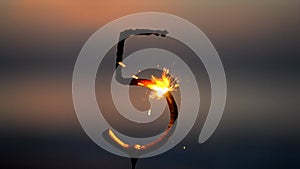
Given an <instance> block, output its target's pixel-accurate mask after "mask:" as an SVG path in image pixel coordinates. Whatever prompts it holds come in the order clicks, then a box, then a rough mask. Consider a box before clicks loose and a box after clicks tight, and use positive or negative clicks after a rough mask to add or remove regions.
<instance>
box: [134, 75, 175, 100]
mask: <svg viewBox="0 0 300 169" xmlns="http://www.w3.org/2000/svg"><path fill="white" fill-rule="evenodd" d="M168 73H169V69H164V70H163V73H162V77H161V78H157V77H154V76H152V79H151V82H147V83H139V84H138V85H140V86H144V87H148V88H149V89H152V90H154V91H155V96H156V97H157V98H162V97H163V96H164V94H166V93H167V92H169V91H173V90H175V89H176V88H177V87H178V86H179V84H177V83H176V81H175V80H172V79H171V76H169V75H168Z"/></svg>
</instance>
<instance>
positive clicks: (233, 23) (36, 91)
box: [0, 0, 300, 169]
mask: <svg viewBox="0 0 300 169" xmlns="http://www.w3.org/2000/svg"><path fill="white" fill-rule="evenodd" d="M299 8H300V1H296V0H265V1H261V0H252V1H250V0H244V1H240V0H228V1H221V0H218V1H210V0H174V1H171V0H163V1H162V0H160V1H159V0H152V1H141V0H128V1H127V0H122V1H121V0H119V1H118V0H110V1H101V0H73V1H71V0H1V2H0V56H1V57H0V93H1V94H0V168H1V169H2V168H3V169H5V168H95V169H96V168H97V169H102V168H105V169H118V168H130V160H129V159H127V158H123V157H122V158H121V157H118V156H115V155H112V154H110V153H109V152H106V151H105V150H103V149H101V148H100V147H98V146H97V145H96V144H95V143H94V142H93V141H92V140H90V139H89V137H88V136H87V135H86V134H85V132H84V131H83V129H82V127H81V126H80V124H79V121H78V119H77V117H76V113H75V110H74V108H73V102H72V73H73V69H74V65H75V62H76V59H77V57H78V55H79V52H80V50H81V48H82V47H83V45H84V43H85V42H86V41H87V40H88V38H89V37H90V36H91V35H92V34H93V33H94V32H95V31H97V30H98V29H99V28H101V27H102V26H104V25H105V24H107V23H109V22H110V21H113V20H115V19H117V18H119V17H122V16H125V15H129V14H133V13H137V12H164V13H170V14H174V15H177V16H179V17H182V18H184V19H186V20H188V21H190V22H191V23H193V24H195V25H196V26H197V27H199V29H201V30H202V31H203V32H204V33H205V34H206V36H207V37H208V38H209V39H210V40H211V42H212V44H213V45H214V47H215V48H216V50H217V51H218V53H219V56H220V59H221V60H222V62H223V66H224V69H225V73H226V78H227V85H228V86H227V102H226V107H225V111H224V114H223V117H222V120H221V122H220V124H219V126H218V128H217V129H216V131H215V133H214V134H213V136H212V137H211V138H210V139H209V140H208V141H207V142H205V143H203V144H199V143H198V142H197V139H198V136H199V133H200V131H201V127H202V125H203V120H204V119H205V117H199V118H198V119H197V120H198V122H197V124H196V125H195V126H194V128H193V129H192V131H191V132H190V133H189V134H188V136H187V137H186V138H185V139H184V140H183V141H182V142H181V143H179V144H178V145H177V146H176V147H175V148H173V149H172V150H170V151H168V152H167V153H164V154H161V155H159V156H156V157H151V158H147V159H141V160H140V161H138V164H137V169H152V168H157V169H160V168H172V169H177V168H178V169H182V168H188V169H199V168H203V169H219V168H220V169H221V168H222V169H224V168H228V169H229V168H230V169H232V168H234V169H240V168H245V169H247V168H249V169H250V168H251V169H253V168H282V169H296V168H300V153H299V152H300V123H299V119H300V115H299V112H300V107H299V100H300V97H299V93H300V89H299V86H300V79H299V74H300V66H299V64H300V58H299V56H300V49H299V44H300V31H299V30H300V11H299ZM129 43H130V42H129ZM132 44H134V43H132ZM200 75H201V74H200V73H199V76H200ZM195 76H197V75H195ZM183 146H186V149H183Z"/></svg>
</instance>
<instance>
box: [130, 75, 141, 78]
mask: <svg viewBox="0 0 300 169" xmlns="http://www.w3.org/2000/svg"><path fill="white" fill-rule="evenodd" d="M131 77H132V78H134V79H139V77H137V76H136V75H132V76H131Z"/></svg>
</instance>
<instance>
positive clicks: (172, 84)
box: [108, 29, 179, 169]
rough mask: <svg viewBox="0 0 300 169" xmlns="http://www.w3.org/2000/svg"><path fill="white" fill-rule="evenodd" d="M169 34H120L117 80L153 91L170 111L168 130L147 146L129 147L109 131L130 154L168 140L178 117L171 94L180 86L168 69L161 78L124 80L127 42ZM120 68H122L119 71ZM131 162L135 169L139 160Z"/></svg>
mask: <svg viewBox="0 0 300 169" xmlns="http://www.w3.org/2000/svg"><path fill="white" fill-rule="evenodd" d="M167 33H168V32H167V31H160V30H146V29H138V30H126V31H123V32H121V34H120V39H119V42H118V46H117V58H116V80H117V81H118V82H119V83H121V84H124V85H128V84H129V85H131V86H140V87H145V88H148V89H151V90H152V91H153V92H154V97H155V98H157V99H161V98H163V97H165V98H166V101H167V103H168V107H169V111H170V120H169V124H168V127H167V129H166V130H165V131H164V132H163V133H162V134H161V136H160V137H159V138H157V139H156V140H154V141H152V142H150V143H148V144H145V145H140V144H134V145H129V144H127V143H125V142H124V141H122V140H121V139H119V138H118V137H117V136H116V135H115V134H114V132H113V131H112V130H111V129H109V130H108V136H109V138H110V139H111V140H112V141H113V142H114V143H115V144H116V145H118V146H120V147H121V148H123V150H124V151H125V150H128V153H129V152H130V150H131V151H139V152H143V151H145V150H148V149H150V148H151V147H155V146H156V145H157V144H158V143H160V142H162V141H163V140H165V139H166V138H167V136H168V135H169V132H170V130H171V128H172V126H173V124H174V123H175V121H176V119H177V117H178V110H177V104H176V102H175V99H174V97H173V96H172V94H171V91H174V90H176V88H178V87H179V84H178V82H177V79H173V78H172V76H171V75H170V74H169V69H166V68H164V69H163V71H162V75H161V77H155V76H153V75H152V77H151V79H140V78H139V77H137V76H136V75H133V76H132V78H124V77H123V76H122V71H121V69H122V68H125V67H126V65H125V64H124V63H123V62H122V61H123V51H124V44H125V40H126V39H127V38H129V37H130V36H134V35H147V36H148V35H155V36H161V37H165V36H166V34H167ZM119 66H121V67H120V68H119V69H118V67H119ZM150 113H151V111H150V112H149V111H148V115H149V114H150ZM125 152H127V151H125ZM131 162H132V168H133V169H134V168H135V165H136V162H137V158H131Z"/></svg>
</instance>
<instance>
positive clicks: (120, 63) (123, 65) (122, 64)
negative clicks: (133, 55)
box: [118, 62, 126, 67]
mask: <svg viewBox="0 0 300 169" xmlns="http://www.w3.org/2000/svg"><path fill="white" fill-rule="evenodd" d="M118 64H119V65H120V66H122V67H126V65H125V64H124V63H123V62H118Z"/></svg>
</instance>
